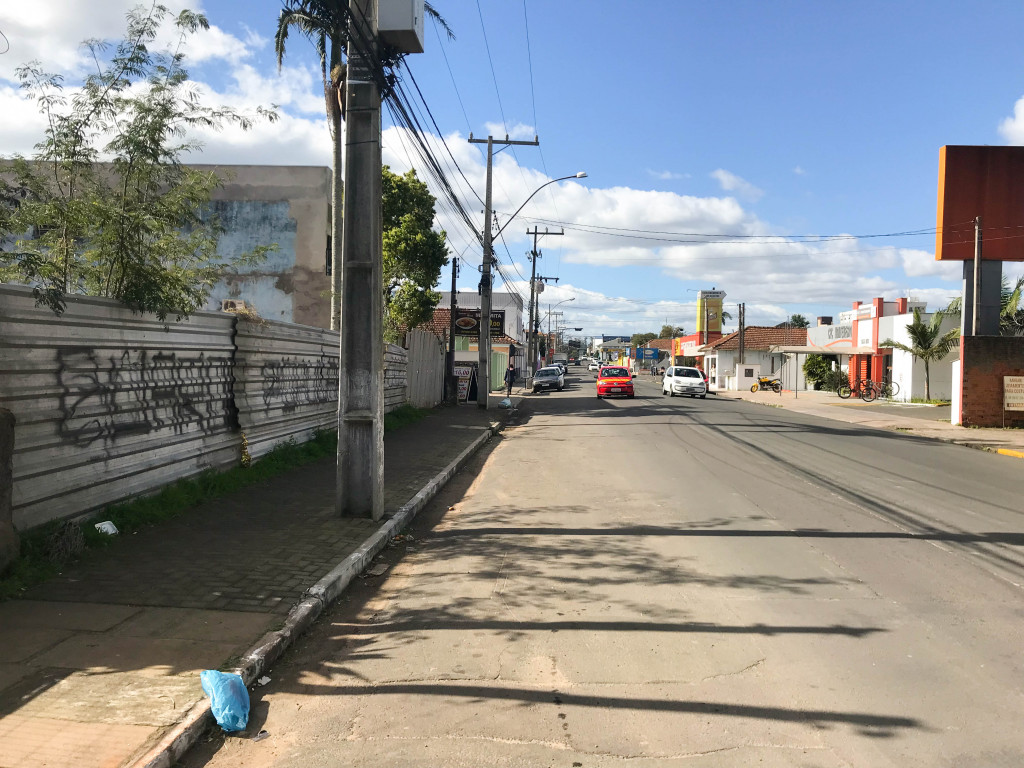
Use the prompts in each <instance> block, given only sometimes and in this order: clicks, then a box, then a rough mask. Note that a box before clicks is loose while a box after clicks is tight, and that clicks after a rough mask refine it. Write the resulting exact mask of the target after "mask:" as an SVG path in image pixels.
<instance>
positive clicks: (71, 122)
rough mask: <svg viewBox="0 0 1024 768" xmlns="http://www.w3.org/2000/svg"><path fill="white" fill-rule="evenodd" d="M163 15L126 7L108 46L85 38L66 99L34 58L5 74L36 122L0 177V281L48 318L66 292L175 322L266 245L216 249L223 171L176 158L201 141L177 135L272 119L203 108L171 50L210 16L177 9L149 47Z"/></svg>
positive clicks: (58, 81)
mask: <svg viewBox="0 0 1024 768" xmlns="http://www.w3.org/2000/svg"><path fill="white" fill-rule="evenodd" d="M170 16H171V13H170V11H169V10H168V9H167V8H166V7H164V6H162V5H159V4H153V5H151V6H150V7H149V8H148V9H144V8H142V7H139V8H135V9H133V10H132V11H130V12H129V13H128V25H127V30H126V32H125V37H124V39H123V40H121V41H119V42H118V43H117V44H116V46H114V50H113V53H110V52H109V51H108V48H109V46H108V45H107V44H106V43H104V42H100V41H95V40H94V41H87V42H86V43H85V44H84V47H85V48H86V49H87V51H88V53H89V58H90V59H91V60H92V61H94V62H95V64H96V66H95V71H94V72H92V73H91V74H89V75H88V76H87V77H86V78H85V81H84V83H83V86H82V89H81V91H80V92H78V93H77V94H75V95H74V96H70V97H69V96H67V95H65V94H64V85H63V81H62V78H61V77H60V76H59V75H54V74H51V73H48V72H46V71H45V70H44V69H43V68H42V65H41V64H39V63H38V62H32V63H29V64H27V65H26V66H23V67H19V68H18V70H17V75H18V78H19V80H20V81H21V87H22V89H23V90H24V91H25V92H26V93H28V94H29V95H30V96H31V97H32V98H34V99H35V101H36V103H37V104H38V106H39V110H40V112H41V113H42V115H43V116H44V117H45V118H46V120H45V124H46V126H47V127H46V129H45V131H44V134H43V136H42V138H41V140H40V142H39V143H38V144H36V148H35V149H36V151H35V154H34V155H33V157H32V158H31V159H25V158H21V157H15V158H14V159H13V160H12V161H10V163H9V165H8V169H7V171H6V173H5V179H3V180H0V238H3V237H5V236H6V237H7V238H9V239H10V240H12V241H13V245H12V247H10V248H9V249H6V250H3V251H0V281H13V282H19V283H24V284H26V285H30V286H32V288H33V292H34V295H35V298H36V301H37V303H38V304H40V305H44V306H47V307H49V308H50V309H51V310H53V312H54V313H56V314H58V315H59V314H62V313H63V312H64V309H65V307H66V297H67V295H69V294H84V295H88V296H105V297H109V298H113V299H117V300H118V301H120V302H121V303H122V304H124V305H125V306H128V307H130V308H131V309H133V310H135V311H138V312H153V313H155V314H156V315H157V317H159V318H160V319H161V320H162V319H164V318H165V317H166V316H167V315H168V314H175V315H177V316H178V317H182V316H186V315H188V314H190V313H192V312H194V311H195V310H197V309H199V308H200V307H202V306H203V305H204V304H205V302H206V299H207V297H208V296H209V293H210V290H211V288H212V287H213V285H214V284H216V283H217V281H218V280H220V278H221V277H222V276H223V275H224V274H225V273H227V272H230V271H231V270H233V269H235V268H237V267H238V266H240V265H243V264H254V263H258V262H259V261H261V260H263V259H264V258H265V256H266V254H267V252H268V251H270V250H273V249H274V248H276V246H273V245H261V246H257V247H255V248H254V249H253V250H252V251H251V252H249V253H247V254H243V255H241V256H239V257H237V258H231V259H227V260H224V259H222V258H220V257H218V255H217V240H218V235H219V232H220V227H219V225H218V223H217V220H216V217H215V216H214V215H213V213H212V211H211V210H210V205H209V203H210V196H211V193H212V192H213V190H214V189H216V188H217V187H218V186H220V184H221V179H219V178H218V177H217V176H216V174H214V173H211V172H204V171H198V170H196V169H194V168H190V167H188V166H185V165H183V164H182V162H181V158H182V157H183V156H184V155H186V154H188V153H190V152H192V151H195V150H196V149H198V148H199V147H200V145H199V144H198V143H197V142H195V141H192V140H190V139H189V138H188V137H187V135H186V134H187V132H188V131H189V130H190V129H192V128H197V127H202V128H213V129H219V128H222V127H224V126H227V125H235V126H238V127H241V128H243V129H247V128H249V127H250V126H251V125H252V123H253V121H254V120H255V119H268V120H274V119H276V114H275V113H274V112H273V111H272V110H264V109H262V108H260V109H257V110H256V114H255V115H245V114H242V113H239V112H235V111H234V110H232V109H229V108H224V107H220V108H214V107H207V106H204V105H203V104H202V103H201V101H200V100H199V99H198V98H197V95H196V93H195V86H194V83H192V82H191V81H190V80H189V77H188V72H187V71H186V70H185V69H184V67H183V62H184V59H185V54H184V53H183V52H182V51H183V50H184V48H185V47H186V45H187V43H188V40H189V39H190V38H191V36H192V35H194V34H195V33H196V32H198V31H199V30H204V29H208V28H209V23H208V22H207V20H206V17H205V16H203V15H201V14H197V13H194V12H192V11H188V10H185V11H182V12H181V13H179V14H177V16H174V17H173V19H172V20H173V26H174V32H175V34H176V35H177V37H178V39H177V40H176V41H174V43H175V45H176V50H174V51H156V50H151V47H152V46H154V45H156V44H158V43H159V39H158V38H159V37H160V34H161V26H162V24H163V22H164V21H165V20H167V19H168V17H170Z"/></svg>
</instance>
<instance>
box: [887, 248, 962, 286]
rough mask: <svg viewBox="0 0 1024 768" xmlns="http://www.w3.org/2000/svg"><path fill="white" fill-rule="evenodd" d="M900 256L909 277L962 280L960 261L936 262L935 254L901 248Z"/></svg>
mask: <svg viewBox="0 0 1024 768" xmlns="http://www.w3.org/2000/svg"><path fill="white" fill-rule="evenodd" d="M899 256H900V259H901V261H902V263H903V271H904V272H905V273H906V275H907V277H939V278H942V279H943V280H960V279H961V277H962V275H963V268H962V266H961V263H960V262H958V261H936V260H935V254H934V253H929V252H928V251H919V250H915V249H913V248H900V249H899Z"/></svg>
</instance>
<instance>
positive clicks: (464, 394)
mask: <svg viewBox="0 0 1024 768" xmlns="http://www.w3.org/2000/svg"><path fill="white" fill-rule="evenodd" d="M475 370H476V366H474V365H455V366H452V373H453V374H454V375H455V377H456V378H457V379H458V380H459V402H460V403H465V402H467V401H468V400H469V382H470V379H472V378H473V372H474V371H475Z"/></svg>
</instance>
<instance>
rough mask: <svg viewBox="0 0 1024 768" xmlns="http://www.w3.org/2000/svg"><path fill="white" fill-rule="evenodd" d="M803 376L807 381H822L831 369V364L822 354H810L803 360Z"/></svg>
mask: <svg viewBox="0 0 1024 768" xmlns="http://www.w3.org/2000/svg"><path fill="white" fill-rule="evenodd" d="M803 369H804V378H806V379H807V380H808V381H809V382H811V383H815V382H824V381H825V380H826V379H827V378H828V375H829V373H830V372H831V371H832V364H831V362H829V360H828V359H826V358H825V356H824V355H817V354H810V355H808V356H807V358H806V359H805V360H804V365H803Z"/></svg>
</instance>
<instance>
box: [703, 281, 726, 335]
mask: <svg viewBox="0 0 1024 768" xmlns="http://www.w3.org/2000/svg"><path fill="white" fill-rule="evenodd" d="M723 299H725V291H698V292H697V333H703V332H704V331H708V332H709V333H721V332H722V300H723ZM705 320H706V321H707V328H705V327H704V321H705Z"/></svg>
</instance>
